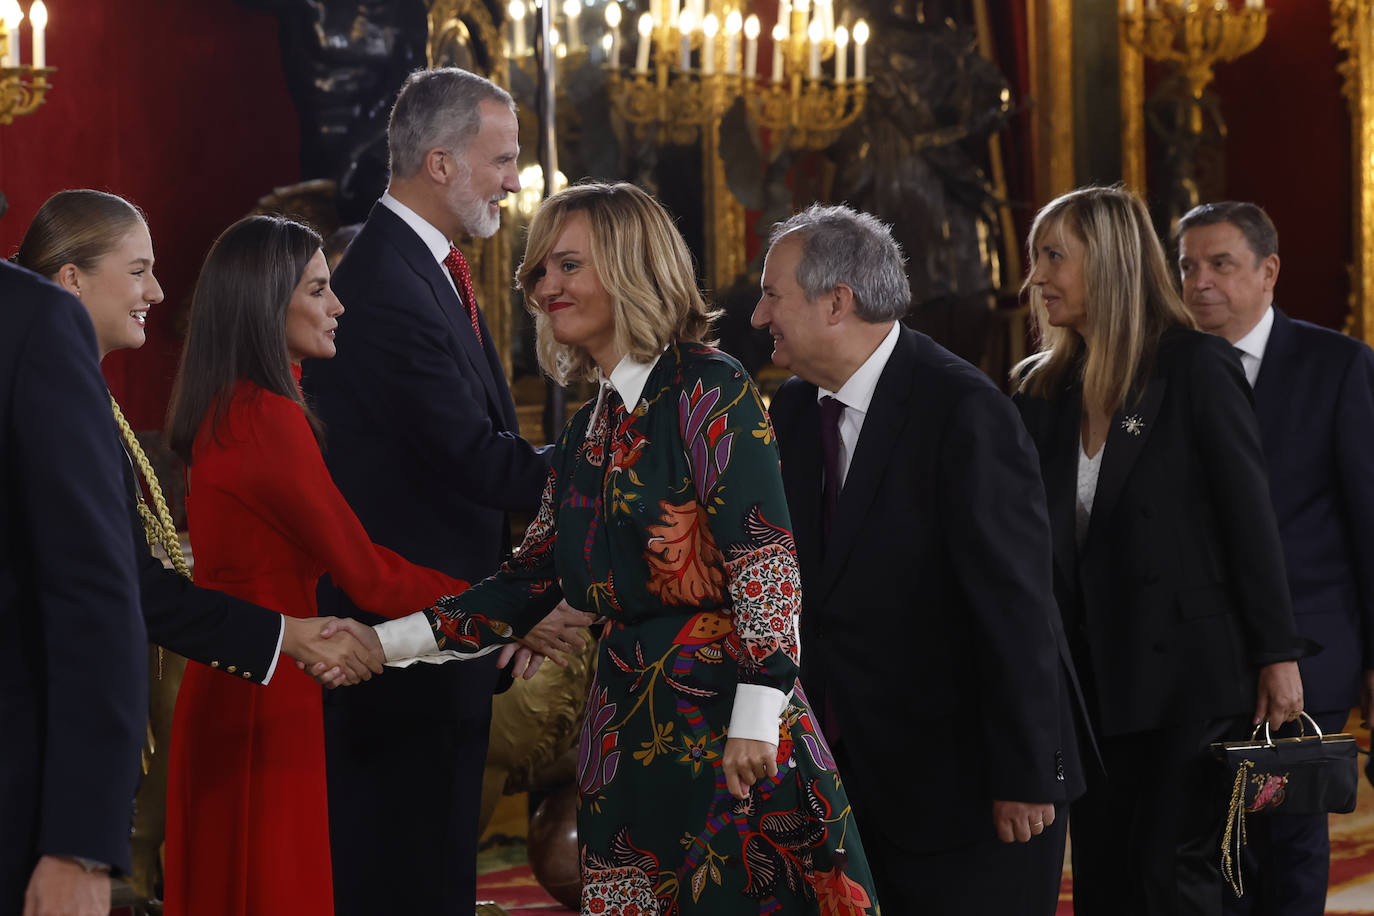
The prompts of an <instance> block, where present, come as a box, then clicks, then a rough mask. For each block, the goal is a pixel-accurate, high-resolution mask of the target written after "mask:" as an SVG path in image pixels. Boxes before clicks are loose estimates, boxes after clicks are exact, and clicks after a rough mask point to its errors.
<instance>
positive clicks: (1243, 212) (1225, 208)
mask: <svg viewBox="0 0 1374 916" xmlns="http://www.w3.org/2000/svg"><path fill="white" fill-rule="evenodd" d="M1218 223H1230V224H1231V225H1233V226H1235V227H1236V228H1237V229H1239V230H1240V232H1241V234H1242V235H1244V236H1245V242H1246V244H1248V245H1249V246H1250V251H1251V253H1253V254H1254V256H1255V261H1256V263H1258V262H1260V261H1263V260H1264V259H1265V258H1267V257H1269V256H1270V255H1271V254H1278V253H1279V230H1278V229H1276V228H1274V221H1273V220H1271V219H1270V218H1269V214H1268V213H1265V212H1264V208H1262V207H1258V206H1256V205H1255V204H1252V203H1249V202H1248V201H1243V200H1222V201H1218V202H1216V203H1211V204H1200V205H1199V206H1196V207H1194V208H1193V209H1191V210H1189V211H1188V212H1187V213H1185V214H1183V218H1182V219H1180V220H1179V221H1178V231H1177V232H1176V233H1175V239H1177V240H1181V239H1182V238H1183V233H1185V232H1187V231H1188V230H1189V229H1192V228H1194V227H1201V226H1215V225H1217V224H1218Z"/></svg>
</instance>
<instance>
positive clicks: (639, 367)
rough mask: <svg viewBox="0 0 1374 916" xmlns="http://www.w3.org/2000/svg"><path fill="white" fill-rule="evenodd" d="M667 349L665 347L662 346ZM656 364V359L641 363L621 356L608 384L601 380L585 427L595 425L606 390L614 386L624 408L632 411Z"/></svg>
mask: <svg viewBox="0 0 1374 916" xmlns="http://www.w3.org/2000/svg"><path fill="white" fill-rule="evenodd" d="M663 349H664V350H667V349H668V348H667V347H664V348H663ZM656 365H658V360H657V359H655V360H654V361H653V362H649V363H642V362H640V361H639V360H637V359H635V358H634V357H633V356H624V357H621V359H620V362H619V363H617V364H616V367H615V368H614V369H612V370H611V379H610V382H609V384H607V383H605V382H603V383H602V385H601V389H600V391H598V392H597V395H596V406H595V407H593V408H592V417H591V420H590V422H588V423H587V429H591V428H592V427H593V426H595V425H596V421H597V418H598V417H600V416H601V411H602V408H604V407H605V405H606V392H607V390H608V389H609V388H614V389H615V392H616V394H618V395H620V401H621V403H623V404H624V405H625V409H626V410H627V411H629V412H630V413H634V410H635V408H636V407H638V406H639V398H640V396H641V395H642V394H644V386H645V384H647V383H648V381H649V373H650V372H652V371H653V369H654V366H656Z"/></svg>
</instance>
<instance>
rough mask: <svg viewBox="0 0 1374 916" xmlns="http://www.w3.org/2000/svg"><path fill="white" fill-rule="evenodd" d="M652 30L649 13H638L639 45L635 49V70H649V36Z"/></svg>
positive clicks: (652, 21)
mask: <svg viewBox="0 0 1374 916" xmlns="http://www.w3.org/2000/svg"><path fill="white" fill-rule="evenodd" d="M653 31H654V17H653V16H652V15H650V14H649V13H640V14H639V47H638V48H636V49H635V70H636V72H639V73H647V72H648V70H649V36H650V35H651V34H652V33H653Z"/></svg>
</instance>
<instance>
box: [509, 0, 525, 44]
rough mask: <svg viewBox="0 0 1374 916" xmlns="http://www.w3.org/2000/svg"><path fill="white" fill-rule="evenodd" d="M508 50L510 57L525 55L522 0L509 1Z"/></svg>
mask: <svg viewBox="0 0 1374 916" xmlns="http://www.w3.org/2000/svg"><path fill="white" fill-rule="evenodd" d="M508 9H509V11H510V48H511V56H512V57H519V56H521V55H522V54H524V53H525V3H524V0H510V7H508Z"/></svg>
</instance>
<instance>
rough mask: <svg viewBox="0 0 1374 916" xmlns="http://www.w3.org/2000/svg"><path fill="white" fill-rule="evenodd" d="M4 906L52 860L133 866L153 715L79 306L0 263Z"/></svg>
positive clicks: (130, 567) (116, 458) (115, 463)
mask: <svg viewBox="0 0 1374 916" xmlns="http://www.w3.org/2000/svg"><path fill="white" fill-rule="evenodd" d="M0 312H3V314H4V319H5V329H6V330H5V333H4V334H0V539H2V541H0V633H3V634H4V635H3V637H0V736H3V738H2V739H0V741H3V745H4V751H3V753H0V912H3V913H18V912H20V911H21V910H22V909H23V897H24V888H25V887H26V886H27V884H28V879H29V874H30V872H32V870H33V866H34V864H35V863H36V862H37V860H38V857H39V856H40V855H45V854H50V855H75V856H82V857H85V858H90V859H97V860H99V861H102V862H108V863H110V864H112V865H114V866H115V867H116V868H118V869H127V868H128V865H129V828H130V826H131V820H132V814H133V798H134V790H135V789H136V787H137V784H138V775H139V749H140V747H141V746H142V744H143V735H144V728H145V723H146V721H147V714H148V668H147V649H146V635H145V632H144V627H143V620H142V617H141V615H140V614H139V604H138V580H137V572H136V567H135V566H134V564H133V563H132V562H131V560H132V551H133V549H134V546H133V543H132V542H131V541H130V537H129V515H128V512H129V507H128V492H127V491H126V490H125V489H124V480H123V478H122V476H121V470H120V465H121V463H122V462H124V460H125V459H124V456H123V455H122V454H120V450H119V445H118V439H117V437H118V433H117V432H116V430H115V425H114V419H113V418H112V417H111V415H110V402H109V396H108V394H107V393H106V390H105V380H104V379H103V378H102V377H101V375H100V367H99V365H98V363H97V359H96V348H95V335H94V333H93V332H92V330H91V323H90V320H89V319H88V318H87V317H86V312H85V310H84V309H82V307H81V305H80V304H79V303H78V302H77V301H76V300H75V299H74V298H72V297H71V296H70V295H68V294H67V293H65V292H63V291H62V290H61V289H59V288H58V287H57V286H54V285H53V284H51V283H48V282H47V281H44V280H40V279H39V278H38V277H37V276H35V275H34V274H32V273H30V272H28V271H26V270H23V269H21V268H18V267H14V266H13V265H10V264H8V263H5V262H2V261H0Z"/></svg>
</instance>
